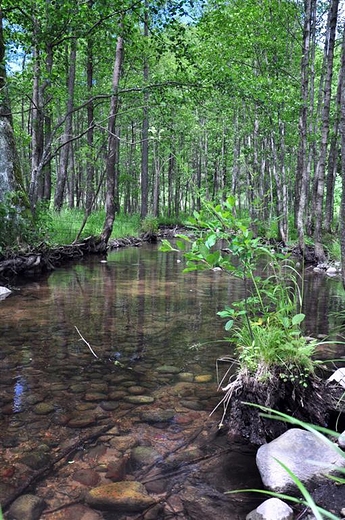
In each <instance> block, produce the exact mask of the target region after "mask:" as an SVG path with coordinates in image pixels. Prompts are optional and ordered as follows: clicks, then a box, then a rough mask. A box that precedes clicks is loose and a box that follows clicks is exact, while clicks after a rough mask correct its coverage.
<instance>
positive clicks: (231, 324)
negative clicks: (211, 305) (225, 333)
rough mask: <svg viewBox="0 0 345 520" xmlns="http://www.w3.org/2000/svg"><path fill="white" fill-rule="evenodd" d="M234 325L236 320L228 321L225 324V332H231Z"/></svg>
mask: <svg viewBox="0 0 345 520" xmlns="http://www.w3.org/2000/svg"><path fill="white" fill-rule="evenodd" d="M233 324H234V320H228V321H227V322H226V324H225V330H230V329H231V328H232V326H233Z"/></svg>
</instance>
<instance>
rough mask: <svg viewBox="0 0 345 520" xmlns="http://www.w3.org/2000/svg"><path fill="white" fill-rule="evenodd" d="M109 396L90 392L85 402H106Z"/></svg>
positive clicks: (85, 397) (86, 395)
mask: <svg viewBox="0 0 345 520" xmlns="http://www.w3.org/2000/svg"><path fill="white" fill-rule="evenodd" d="M107 397H108V396H107V395H106V394H103V393H101V392H88V393H87V394H85V396H84V401H106V399H107Z"/></svg>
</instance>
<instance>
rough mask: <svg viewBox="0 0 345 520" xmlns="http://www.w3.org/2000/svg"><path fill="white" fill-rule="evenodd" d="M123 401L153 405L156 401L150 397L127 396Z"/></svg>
mask: <svg viewBox="0 0 345 520" xmlns="http://www.w3.org/2000/svg"><path fill="white" fill-rule="evenodd" d="M123 400H124V401H126V402H127V403H131V404H151V403H153V402H154V400H155V399H154V397H151V396H149V395H127V396H126V397H124V398H123Z"/></svg>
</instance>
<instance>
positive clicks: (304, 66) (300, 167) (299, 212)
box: [295, 0, 316, 255]
mask: <svg viewBox="0 0 345 520" xmlns="http://www.w3.org/2000/svg"><path fill="white" fill-rule="evenodd" d="M315 8H316V0H306V1H305V15H304V27H303V48H302V59H301V110H300V116H299V134H300V141H299V149H298V158H297V173H296V187H295V192H296V193H299V197H298V200H296V203H297V208H296V227H297V232H298V241H299V248H300V251H301V253H302V254H303V255H304V254H305V241H304V240H305V236H304V235H305V218H306V210H307V198H308V183H309V177H310V170H309V165H308V162H307V157H308V143H307V131H308V109H309V107H308V101H309V68H310V41H311V25H312V20H313V18H314V13H315Z"/></svg>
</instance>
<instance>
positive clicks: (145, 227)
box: [141, 215, 158, 235]
mask: <svg viewBox="0 0 345 520" xmlns="http://www.w3.org/2000/svg"><path fill="white" fill-rule="evenodd" d="M141 230H142V232H143V233H148V234H150V235H154V234H156V233H158V219H157V217H154V216H153V215H146V217H145V218H144V219H143V220H142V222H141Z"/></svg>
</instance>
